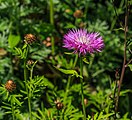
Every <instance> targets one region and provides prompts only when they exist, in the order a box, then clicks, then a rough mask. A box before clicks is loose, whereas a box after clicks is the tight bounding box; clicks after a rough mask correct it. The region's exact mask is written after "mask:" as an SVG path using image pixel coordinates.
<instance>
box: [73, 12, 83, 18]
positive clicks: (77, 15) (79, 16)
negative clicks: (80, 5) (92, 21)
mask: <svg viewBox="0 0 132 120" xmlns="http://www.w3.org/2000/svg"><path fill="white" fill-rule="evenodd" d="M73 16H74V17H75V18H81V17H82V16H83V12H82V11H81V10H76V11H75V12H74V14H73Z"/></svg>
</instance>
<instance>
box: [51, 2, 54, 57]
mask: <svg viewBox="0 0 132 120" xmlns="http://www.w3.org/2000/svg"><path fill="white" fill-rule="evenodd" d="M53 8H54V4H53V0H50V23H51V25H53V26H54V9H53ZM51 45H52V46H51V49H52V55H54V54H55V40H54V37H53V35H52V36H51Z"/></svg>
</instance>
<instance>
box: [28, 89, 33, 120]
mask: <svg viewBox="0 0 132 120" xmlns="http://www.w3.org/2000/svg"><path fill="white" fill-rule="evenodd" d="M28 109H29V116H30V120H32V110H31V90H29V92H28Z"/></svg>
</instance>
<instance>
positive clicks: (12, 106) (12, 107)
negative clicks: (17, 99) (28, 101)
mask: <svg viewBox="0 0 132 120" xmlns="http://www.w3.org/2000/svg"><path fill="white" fill-rule="evenodd" d="M11 110H12V119H13V120H15V113H14V105H13V102H12V98H11Z"/></svg>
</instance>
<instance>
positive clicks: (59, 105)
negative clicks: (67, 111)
mask: <svg viewBox="0 0 132 120" xmlns="http://www.w3.org/2000/svg"><path fill="white" fill-rule="evenodd" d="M55 104H56V108H57V110H61V109H62V108H63V106H64V105H63V103H62V102H60V101H59V100H56V101H55Z"/></svg>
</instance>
